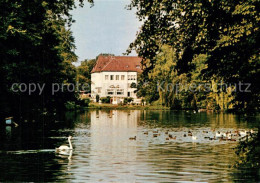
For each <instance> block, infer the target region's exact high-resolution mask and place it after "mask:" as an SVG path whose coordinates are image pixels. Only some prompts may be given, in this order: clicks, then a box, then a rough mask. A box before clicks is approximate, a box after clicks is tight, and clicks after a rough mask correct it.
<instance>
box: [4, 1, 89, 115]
mask: <svg viewBox="0 0 260 183" xmlns="http://www.w3.org/2000/svg"><path fill="white" fill-rule="evenodd" d="M79 2H80V5H81V6H82V5H83V0H80V1H79ZM89 2H92V0H90V1H89ZM92 3H93V2H92ZM73 8H75V1H73V0H68V1H67V0H66V1H65V0H61V1H59V2H58V1H50V0H46V1H30V2H28V1H18V0H15V1H12V2H11V1H1V2H0V20H1V21H0V22H1V23H0V50H1V51H0V59H1V61H0V77H1V78H2V81H4V82H1V83H0V88H1V91H0V101H1V104H0V105H1V106H0V107H1V110H0V111H1V112H3V114H1V115H3V116H6V115H13V114H18V115H19V114H20V115H23V113H25V112H28V111H32V110H33V109H35V110H38V109H40V110H43V109H44V108H46V109H49V110H53V109H54V108H63V107H64V103H65V102H66V101H67V100H68V99H72V98H73V97H74V93H73V92H72V93H71V92H61V91H59V92H56V93H55V96H54V95H53V94H52V84H53V83H58V84H62V83H65V84H66V83H71V82H72V83H73V82H75V73H76V72H75V67H74V66H73V65H72V62H73V61H76V59H77V57H76V55H75V53H74V49H75V45H74V38H73V36H72V32H71V31H70V26H71V24H72V22H73V19H72V16H71V14H70V11H71V10H72V9H73ZM13 83H24V84H26V85H27V86H28V84H29V83H36V84H40V85H43V84H45V88H44V91H43V93H42V94H41V95H39V90H36V91H35V92H34V93H32V94H31V95H29V94H28V93H25V92H14V91H12V90H11V86H12V84H13ZM2 109H3V110H2ZM17 111H19V113H17Z"/></svg>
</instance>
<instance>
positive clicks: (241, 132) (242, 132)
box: [239, 130, 247, 137]
mask: <svg viewBox="0 0 260 183" xmlns="http://www.w3.org/2000/svg"><path fill="white" fill-rule="evenodd" d="M246 135H247V131H246V130H245V131H240V132H239V136H241V137H245V136H246Z"/></svg>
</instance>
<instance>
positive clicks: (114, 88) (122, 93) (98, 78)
mask: <svg viewBox="0 0 260 183" xmlns="http://www.w3.org/2000/svg"><path fill="white" fill-rule="evenodd" d="M141 60H142V59H141V58H139V57H129V56H99V57H98V59H97V63H96V65H95V66H94V68H93V70H92V72H91V97H92V98H94V99H95V98H96V95H99V96H100V98H101V97H107V96H111V102H112V103H113V104H118V103H120V102H123V100H124V98H125V97H132V98H133V99H134V102H135V103H140V99H137V96H136V93H135V91H136V88H133V85H134V84H132V83H135V85H137V75H138V73H141V72H142V70H141ZM131 85H132V87H131Z"/></svg>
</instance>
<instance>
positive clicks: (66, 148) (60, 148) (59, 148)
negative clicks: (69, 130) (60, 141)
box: [56, 136, 73, 152]
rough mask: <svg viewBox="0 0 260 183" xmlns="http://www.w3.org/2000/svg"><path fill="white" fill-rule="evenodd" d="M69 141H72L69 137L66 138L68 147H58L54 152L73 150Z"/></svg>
mask: <svg viewBox="0 0 260 183" xmlns="http://www.w3.org/2000/svg"><path fill="white" fill-rule="evenodd" d="M71 139H72V136H69V137H68V141H69V146H66V145H61V146H60V147H58V148H56V151H57V152H61V151H68V150H73V147H72V144H71Z"/></svg>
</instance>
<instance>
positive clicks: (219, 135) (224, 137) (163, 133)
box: [129, 129, 255, 142]
mask: <svg viewBox="0 0 260 183" xmlns="http://www.w3.org/2000/svg"><path fill="white" fill-rule="evenodd" d="M254 133H255V132H254V130H252V129H251V130H230V129H219V130H216V129H207V130H205V129H204V130H200V129H194V130H191V129H189V130H186V129H184V130H179V129H178V130H173V131H170V130H164V129H161V130H159V129H152V130H145V131H142V135H141V136H140V138H154V139H156V138H160V139H165V141H170V140H174V141H182V142H183V141H186V142H189V141H191V142H205V141H230V142H234V141H239V140H241V139H243V138H246V137H248V138H250V137H251V136H252V134H254ZM138 136H139V135H138ZM136 139H137V137H136V136H134V137H130V138H129V140H136Z"/></svg>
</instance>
